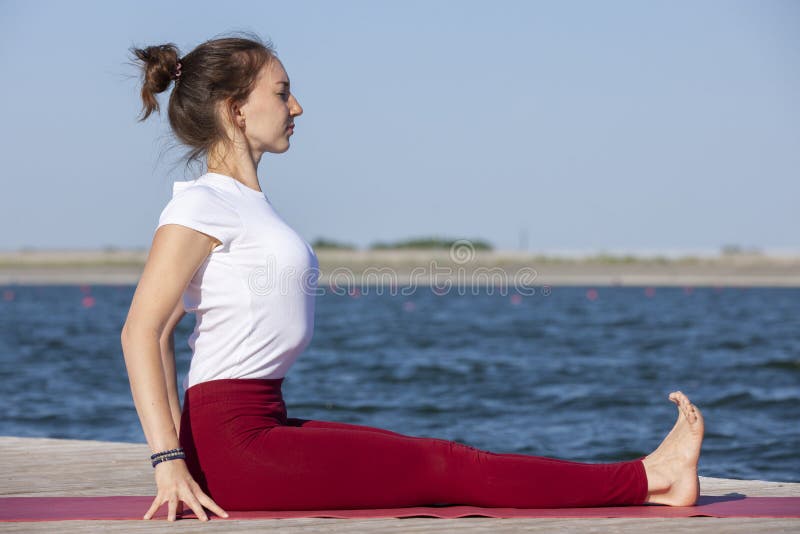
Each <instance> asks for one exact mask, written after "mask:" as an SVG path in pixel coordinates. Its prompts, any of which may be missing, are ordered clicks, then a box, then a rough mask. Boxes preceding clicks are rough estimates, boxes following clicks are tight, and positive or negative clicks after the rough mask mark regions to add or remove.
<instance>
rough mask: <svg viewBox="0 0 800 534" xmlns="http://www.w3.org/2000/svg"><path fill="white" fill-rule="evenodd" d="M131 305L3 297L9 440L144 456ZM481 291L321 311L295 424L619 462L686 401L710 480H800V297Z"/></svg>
mask: <svg viewBox="0 0 800 534" xmlns="http://www.w3.org/2000/svg"><path fill="white" fill-rule="evenodd" d="M134 289H135V288H134V286H95V285H92V286H77V285H75V286H20V285H9V286H5V287H0V295H1V296H2V298H1V299H0V408H2V414H3V416H2V422H1V423H0V434H2V435H14V436H29V437H37V436H38V437H56V438H74V439H96V440H112V441H128V442H141V443H144V442H145V439H144V434H143V433H142V430H141V426H140V423H139V419H138V417H137V415H136V410H135V408H134V405H133V401H132V398H131V392H130V385H129V382H128V377H127V373H126V369H125V364H124V360H123V356H122V349H121V347H120V344H119V333H120V329H121V327H122V324H123V322H124V320H125V316H126V314H127V312H128V307H129V305H130V301H131V297H132V295H133V291H134ZM473 293H474V292H473V291H472V290H470V291H469V292H465V294H459V293H457V292H455V291H450V292H448V293H444V294H437V293H436V292H434V291H433V290H431V289H430V288H427V287H425V288H416V289H415V290H414V291H413V293H411V294H409V295H401V294H399V293H398V292H397V291H395V292H390V291H388V290H386V289H385V290H383V292H382V294H378V292H377V291H376V288H374V287H369V288H363V289H362V290H361V291H360V292H353V293H351V294H344V295H337V294H333V293H332V292H330V291H328V292H327V293H326V294H324V295H320V296H318V297H317V313H316V330H315V334H314V338H313V340H312V342H311V345H310V346H309V347H308V348H307V349H306V351H305V353H304V354H303V355H301V356H300V358H299V359H298V360H297V362H296V363H295V365H294V367H293V368H292V369H291V370H290V371H289V374H288V376H287V377H286V379H285V381H284V389H283V391H284V395H285V399H286V403H287V407H288V414H289V416H290V417H302V418H307V419H323V420H331V421H343V422H349V423H355V424H365V425H370V426H377V427H381V428H388V429H391V430H394V431H397V432H402V433H405V434H409V435H417V436H430V437H438V438H444V439H451V440H456V441H460V442H462V443H467V444H469V445H472V446H475V447H479V448H483V449H487V450H491V451H494V452H513V453H520V454H535V455H544V456H553V457H557V458H564V459H570V460H576V461H591V462H611V461H617V460H626V459H632V458H635V457H638V456H643V455H645V454H647V453H649V452H650V451H652V450H653V449H654V448H655V447H656V446H657V445H658V443H659V442H660V441H661V439H662V438H663V437H664V436H665V435H666V433H667V432H668V431H669V429H670V428H671V427H672V425H673V423H674V420H675V417H676V408H675V406H674V405H673V404H672V403H671V402H669V401H668V400H667V394H668V393H669V392H670V391H672V390H675V389H680V390H682V391H684V392H685V393H686V394H687V395H689V397H690V398H691V399H692V401H693V402H694V403H695V404H697V405H698V407H700V409H701V410H702V411H703V413H704V415H705V418H706V440H705V442H704V444H703V451H702V455H701V460H700V466H699V471H700V474H701V475H703V476H713V477H727V478H757V479H765V480H783V481H795V482H800V461H799V460H798V451H800V425H799V424H798V422H800V289H786V288H722V287H717V288H712V287H708V288H667V287H655V288H643V287H638V288H637V287H599V288H587V287H554V288H551V289H550V291H549V292H548V291H543V290H542V288H539V289H538V291H536V293H535V294H534V295H524V296H520V295H519V294H514V292H513V291H509V292H505V291H500V290H499V289H498V288H484V289H483V290H482V291H481V292H480V294H473ZM193 326H194V317H193V316H191V315H188V316H186V317H184V319H183V320H182V322H181V324H180V325H179V327H178V330H177V333H176V351H177V356H176V357H177V361H178V373H179V380H180V379H182V378H183V375H184V373H185V372H186V370H187V369H188V365H189V358H190V353H189V348H188V346H187V344H186V338H187V337H188V335H189V333H190V332H191V329H192V328H193ZM143 465H148V464H147V459H146V458H143Z"/></svg>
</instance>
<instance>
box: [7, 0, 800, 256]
mask: <svg viewBox="0 0 800 534" xmlns="http://www.w3.org/2000/svg"><path fill="white" fill-rule="evenodd" d="M235 30H247V31H253V32H256V33H258V34H259V35H261V36H262V37H263V38H265V39H269V40H271V41H272V42H273V43H274V45H275V47H276V48H277V51H278V55H279V57H280V59H281V60H282V61H283V63H284V65H285V67H286V69H287V72H288V73H289V76H290V78H291V80H292V88H293V91H294V93H295V95H296V96H297V98H298V100H299V101H300V103H301V105H302V106H303V107H304V110H305V111H304V114H303V115H302V116H301V117H299V118H298V119H297V121H296V124H297V127H296V129H295V133H294V135H293V136H292V138H291V143H292V147H291V148H290V149H289V151H288V152H286V153H284V154H277V155H276V154H265V156H264V157H263V158H262V161H261V165H260V167H259V178H260V181H261V185H262V188H263V189H264V190H265V191H266V192H267V194H268V195H269V197H270V200H271V201H272V203H273V204H274V205H275V206H276V208H277V210H278V211H279V213H281V215H282V216H283V217H284V218H285V219H286V220H287V222H289V224H290V225H292V226H293V227H294V228H295V229H296V230H297V231H298V232H299V233H300V234H301V235H303V237H304V238H306V239H307V240H309V241H312V240H314V239H316V238H318V237H325V238H328V239H334V240H339V241H344V242H348V243H352V244H355V245H357V246H359V247H365V246H367V245H369V244H371V243H374V242H376V241H392V240H399V239H406V238H412V237H422V236H441V237H443V238H475V239H485V240H488V241H489V242H491V243H492V244H494V245H495V246H496V247H497V248H501V249H519V248H523V246H524V248H526V249H527V250H531V251H548V250H595V251H599V250H608V251H614V250H626V251H642V250H675V249H681V250H688V249H697V250H701V249H702V250H717V249H718V248H719V247H720V246H721V245H723V244H738V245H740V246H744V247H758V248H761V249H765V250H772V249H787V248H788V249H800V241H798V239H797V230H798V229H800V209H798V199H799V198H800V180H798V178H799V176H798V174H799V169H800V98H798V96H797V95H800V31H798V30H800V2H796V1H770V0H764V1H748V2H742V1H699V2H697V1H679V2H672V1H670V2H666V1H644V2H643V1H604V2H593V1H592V2H590V1H583V2H576V1H559V2H556V1H553V2H541V1H540V2H534V1H531V2H508V1H506V2H502V1H501V2H496V3H487V2H466V1H458V2H456V1H452V2H445V1H423V2H414V1H402V2H399V1H398V2H378V1H374V2H352V1H344V0H342V1H336V2H322V1H320V2H308V1H298V2H228V3H224V4H223V3H221V2H213V3H212V2H202V1H201V2H163V1H160V2H149V1H137V2H78V1H70V2H41V1H8V0H4V1H0V68H1V69H2V72H3V83H2V84H0V96H1V97H2V98H0V112H1V113H2V117H3V120H2V121H0V143H2V147H3V149H2V151H3V156H4V157H3V163H4V166H3V171H4V172H3V173H2V174H0V180H2V191H3V199H4V202H3V209H2V210H0V224H1V225H2V228H3V229H4V231H3V232H2V235H0V249H2V250H13V249H17V248H20V247H34V248H99V247H104V246H117V247H147V246H149V244H150V242H151V239H152V234H153V230H154V229H155V226H156V224H157V219H158V215H159V213H160V211H161V209H163V206H164V205H165V204H166V202H167V200H168V199H169V196H170V191H171V183H172V181H174V180H181V179H184V178H189V177H191V175H190V174H186V173H185V172H184V166H183V164H182V163H181V162H180V161H179V159H178V158H179V157H180V156H181V155H182V153H183V151H182V150H181V149H176V148H169V147H170V146H172V145H174V143H172V141H171V139H170V137H169V131H168V125H167V122H166V115H162V116H160V117H159V116H155V117H151V118H150V119H148V120H147V121H146V122H144V123H137V122H136V119H137V116H138V113H139V110H140V106H141V102H140V100H139V96H138V91H139V80H138V72H137V71H136V70H134V69H133V67H131V66H130V65H128V64H126V61H127V60H128V56H127V54H128V52H127V50H128V48H129V47H130V46H131V45H134V44H135V45H151V44H161V43H164V42H174V43H176V44H177V45H178V46H179V48H180V49H181V51H182V53H187V52H189V51H190V50H191V49H192V48H193V47H194V46H196V45H197V44H199V43H200V42H202V41H204V40H206V39H209V38H212V37H215V36H219V35H222V34H225V33H226V32H230V31H235ZM162 97H163V102H165V103H166V98H167V94H166V93H165V94H163V95H162ZM523 233H524V234H525V235H526V236H527V237H521V236H522V235H523Z"/></svg>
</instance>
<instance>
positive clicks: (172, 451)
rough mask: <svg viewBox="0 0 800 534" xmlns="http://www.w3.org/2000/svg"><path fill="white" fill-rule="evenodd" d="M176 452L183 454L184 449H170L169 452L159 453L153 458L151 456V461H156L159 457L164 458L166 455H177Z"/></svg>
mask: <svg viewBox="0 0 800 534" xmlns="http://www.w3.org/2000/svg"><path fill="white" fill-rule="evenodd" d="M176 452H183V447H178V448H177V449H170V450H168V451H161V452H157V453H155V454H153V455H152V456H150V459H151V460H155V459H156V458H158V457H159V456H164V455H165V454H173V453H176Z"/></svg>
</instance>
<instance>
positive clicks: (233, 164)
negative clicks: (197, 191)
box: [206, 151, 261, 190]
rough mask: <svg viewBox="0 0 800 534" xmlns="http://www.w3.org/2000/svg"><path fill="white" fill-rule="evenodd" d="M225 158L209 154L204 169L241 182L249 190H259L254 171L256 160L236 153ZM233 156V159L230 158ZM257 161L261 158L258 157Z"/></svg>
mask: <svg viewBox="0 0 800 534" xmlns="http://www.w3.org/2000/svg"><path fill="white" fill-rule="evenodd" d="M228 156H229V157H227V158H224V159H222V158H219V157H217V156H215V155H214V154H209V155H208V159H207V163H206V167H207V168H208V172H214V173H217V174H224V175H225V176H230V177H231V178H234V179H235V180H238V181H239V182H242V183H243V184H245V185H246V186H248V187H250V188H251V189H256V190H260V189H261V186H260V184H259V182H258V175H257V173H256V169H257V168H258V160H254V159H253V157H252V155H251V154H249V153H248V154H239V153H238V151H235V152H233V153H229V154H228ZM230 156H233V157H230ZM258 159H259V160H260V159H261V157H260V156H259V158H258Z"/></svg>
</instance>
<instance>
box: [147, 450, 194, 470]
mask: <svg viewBox="0 0 800 534" xmlns="http://www.w3.org/2000/svg"><path fill="white" fill-rule="evenodd" d="M179 459H180V460H185V459H186V454H184V452H183V451H176V452H170V453H168V454H167V453H160V455H159V457H158V458H156V459H155V460H153V462H152V463H153V467H155V466H156V465H158V464H160V463H161V462H168V461H169V460H179Z"/></svg>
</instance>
